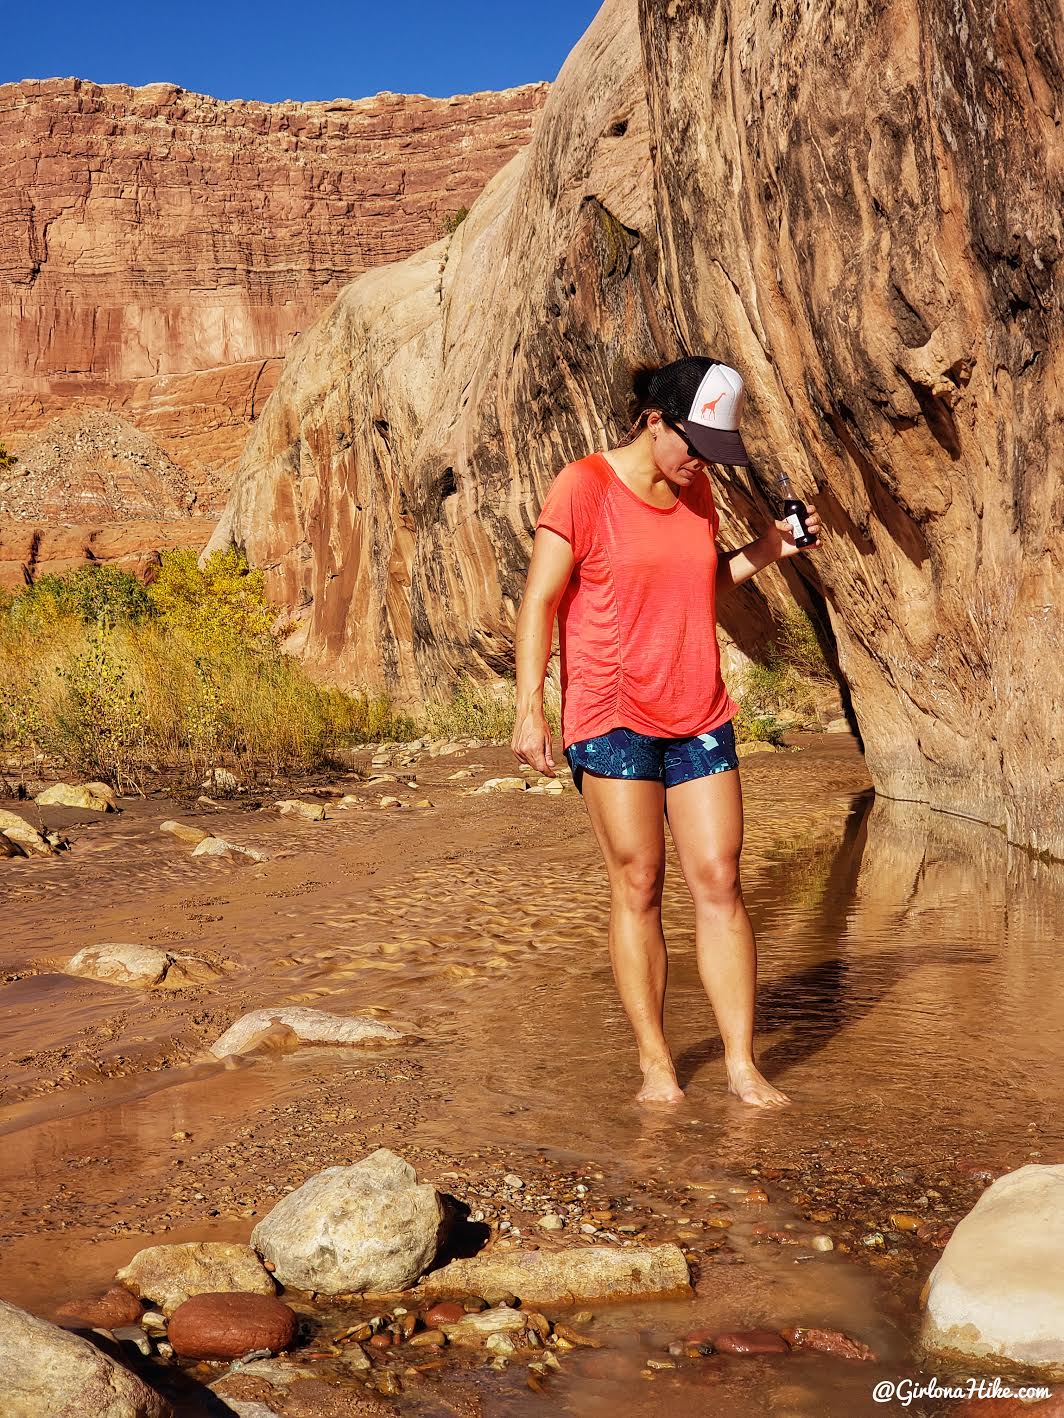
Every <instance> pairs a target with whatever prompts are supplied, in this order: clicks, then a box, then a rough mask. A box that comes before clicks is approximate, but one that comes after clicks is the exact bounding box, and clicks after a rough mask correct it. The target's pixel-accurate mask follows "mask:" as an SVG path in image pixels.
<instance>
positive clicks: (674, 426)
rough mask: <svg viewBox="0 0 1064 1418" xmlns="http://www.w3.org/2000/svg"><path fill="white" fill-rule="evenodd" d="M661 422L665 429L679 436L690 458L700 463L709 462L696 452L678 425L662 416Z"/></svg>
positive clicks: (703, 455)
mask: <svg viewBox="0 0 1064 1418" xmlns="http://www.w3.org/2000/svg"><path fill="white" fill-rule="evenodd" d="M661 421H662V423H663V424H665V425H667V427H669V428H671V429H672V431H673V433H676V434H679V436H680V437H681V438H682V439H683V441H684V443H685V444H686V445H687V452H688V454H689V455H690V456H691V457H692V458H695V459H697V460H698V462H700V463H706V462H708V461H709V459H708V458H707V457H706V455H705V454H704V453H700V452H699V451H698V449H697V448H696V447H695V445H694V444H693V443H692V442H691V440H690V439H689V438H688V436H687V434H686V433H685V432H684V430H683V429H682V428H681V427H680V426H679V425H678V424H675V423H673V421H672V419H670V418H666V417H665V415H664V414H662V416H661Z"/></svg>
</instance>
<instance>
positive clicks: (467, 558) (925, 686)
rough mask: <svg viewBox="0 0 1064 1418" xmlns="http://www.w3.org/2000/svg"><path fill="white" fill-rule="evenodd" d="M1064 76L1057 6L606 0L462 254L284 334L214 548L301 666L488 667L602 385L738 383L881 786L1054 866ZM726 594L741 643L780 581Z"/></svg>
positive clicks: (352, 295)
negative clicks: (800, 502)
mask: <svg viewBox="0 0 1064 1418" xmlns="http://www.w3.org/2000/svg"><path fill="white" fill-rule="evenodd" d="M1061 75H1062V64H1061V59H1060V54H1059V27H1058V26H1057V24H1056V22H1055V12H1054V8H1053V6H1052V5H1050V4H1049V3H1048V0H1009V3H1007V4H1006V5H1005V6H1003V7H1001V6H999V7H997V9H995V10H992V11H991V10H987V9H985V8H980V7H978V6H975V5H974V4H971V3H968V0H961V4H960V5H959V6H954V7H951V8H948V9H945V10H944V9H942V7H935V6H934V5H932V4H930V0H926V3H925V0H921V3H919V4H917V5H916V6H913V5H911V4H903V3H902V0H886V3H878V0H877V3H875V4H873V3H871V0H848V3H847V4H846V5H844V6H843V7H842V9H836V10H835V11H832V13H831V15H830V16H828V18H827V19H825V16H824V13H823V12H822V11H821V10H811V11H809V12H808V13H806V12H804V11H803V12H801V13H798V12H795V13H794V14H793V15H791V14H790V12H788V15H787V17H782V16H781V14H780V12H779V10H778V7H776V6H774V5H773V3H772V0H754V3H753V5H752V6H750V5H746V6H741V5H739V4H738V3H737V2H736V0H720V3H716V4H713V5H708V4H706V3H705V0H673V3H671V4H670V5H669V6H667V7H666V6H662V5H660V4H657V3H654V0H642V3H639V4H637V3H636V0H607V3H606V4H605V5H604V6H603V8H602V10H601V11H600V12H599V14H598V16H597V17H596V20H595V21H594V23H593V24H592V26H591V28H590V30H589V31H588V33H587V34H586V35H585V37H584V39H583V40H582V41H581V43H580V45H579V46H578V47H577V49H576V50H575V51H574V54H573V55H572V56H570V59H569V61H568V62H567V64H566V66H565V67H564V69H563V70H562V73H561V75H560V76H559V78H558V81H557V83H556V84H555V85H554V87H553V88H552V91H551V94H550V97H549V100H548V103H547V106H546V108H545V110H544V113H543V116H542V119H541V121H540V123H539V125H538V127H537V131H536V135H535V138H534V140H533V142H532V144H531V145H530V147H529V149H528V150H527V152H526V153H524V154H521V155H519V156H518V157H517V158H515V159H514V160H513V161H512V162H511V163H510V164H509V165H508V166H507V167H506V168H505V169H504V170H503V171H502V172H501V173H500V174H499V175H498V176H497V177H496V178H495V179H494V180H493V181H492V182H491V183H490V184H489V186H488V188H487V189H486V190H485V192H484V194H483V196H482V197H481V198H480V199H478V201H477V202H476V203H475V204H474V206H473V209H472V211H471V213H470V216H469V218H468V220H467V221H466V222H465V223H464V224H463V225H462V227H461V228H459V231H458V233H457V234H456V235H455V236H454V238H453V239H451V240H447V241H442V242H439V243H437V244H436V245H435V246H432V247H429V248H427V249H426V250H425V251H422V252H421V253H419V254H418V255H417V256H415V257H412V258H411V259H410V260H408V261H406V262H404V263H401V264H400V265H397V266H395V267H393V268H389V269H388V270H386V271H381V272H373V273H371V274H369V275H367V276H363V277H361V278H360V279H359V280H357V281H355V282H354V283H352V285H351V286H349V287H348V288H347V290H346V291H345V292H344V293H343V295H342V296H341V297H340V299H339V300H338V301H337V302H336V304H335V305H334V306H333V308H332V309H331V310H330V311H329V312H328V313H327V314H326V315H324V316H323V317H322V318H321V319H320V320H319V321H318V322H317V323H316V325H315V326H314V327H313V328H312V329H311V330H309V331H307V333H306V334H305V335H304V336H303V337H302V338H301V339H300V341H299V342H298V343H297V345H296V346H295V348H294V349H293V351H292V352H291V354H290V356H289V358H288V360H287V361H286V365H285V369H284V372H283V375H282V377H281V380H280V382H279V384H278V387H277V389H276V391H275V393H274V394H273V395H272V397H271V398H270V400H269V401H268V403H267V405H266V407H265V409H264V411H263V414H262V417H261V418H260V420H259V421H258V423H257V424H256V427H255V431H254V433H253V435H252V438H251V440H250V442H249V445H248V448H247V450H246V453H245V456H244V460H243V462H242V466H241V470H240V473H239V475H238V479H237V482H236V485H235V487H234V491H233V495H232V497H231V499H230V502H229V504H228V506H227V508H226V512H225V514H224V516H223V519H222V522H221V523H220V525H219V528H218V530H217V532H216V534H215V537H214V538H213V539H212V543H211V545H221V544H224V543H225V542H226V541H228V540H230V539H233V540H235V541H236V542H238V543H239V544H241V545H244V546H245V547H246V548H247V550H248V552H249V555H250V557H251V559H252V561H253V562H255V563H257V564H259V565H262V566H265V567H266V568H267V570H268V573H269V581H270V585H271V590H272V594H273V596H274V597H275V598H276V599H277V600H278V601H279V602H282V603H284V604H285V605H286V606H288V607H290V608H292V609H293V610H294V611H295V612H296V614H297V615H298V617H299V618H300V621H301V625H300V630H299V632H298V634H297V636H296V637H295V638H294V640H293V648H296V649H298V650H300V651H301V652H302V653H303V655H304V656H305V658H306V659H307V661H308V662H309V663H310V664H312V665H315V666H317V667H318V668H319V670H320V671H322V672H323V673H328V674H330V675H332V676H335V677H337V678H339V679H341V680H345V681H347V682H349V683H357V682H362V683H376V684H381V685H385V686H387V687H388V688H390V689H391V690H393V692H394V691H398V692H400V693H401V694H406V695H409V696H411V697H416V696H420V695H423V694H432V693H436V692H438V691H439V689H440V687H441V686H445V685H446V684H447V683H448V681H449V680H450V679H451V678H452V676H453V674H454V672H455V671H456V670H458V669H471V670H473V671H474V672H478V673H481V674H491V673H499V672H504V671H506V670H510V669H512V665H513V615H514V611H515V608H516V604H517V602H518V600H519V598H520V596H521V592H522V588H523V583H524V574H525V570H526V567H527V561H528V555H529V551H530V532H531V529H532V526H533V523H534V519H535V514H536V510H537V508H538V506H539V503H540V500H541V498H542V494H543V491H544V490H545V488H546V486H547V483H548V482H549V480H550V478H551V477H552V476H553V474H554V473H555V472H556V471H557V469H558V467H559V466H560V465H561V464H562V463H563V462H564V461H566V460H567V459H568V458H571V457H573V456H576V455H578V454H579V453H582V452H584V451H586V450H587V449H588V448H589V447H594V446H596V445H597V446H604V445H605V444H606V443H607V442H609V441H615V440H616V439H617V438H618V436H619V435H620V434H621V433H622V431H623V429H624V426H625V422H624V419H623V415H622V407H623V392H624V389H625V386H626V385H627V382H628V373H629V370H630V368H631V366H632V365H633V364H634V363H636V362H639V361H642V360H645V359H648V358H650V359H653V358H655V357H657V358H661V359H667V358H672V357H674V356H675V355H676V354H678V353H680V352H681V351H682V350H684V349H685V348H686V349H689V350H696V351H703V350H707V349H708V350H710V351H711V352H713V353H716V354H717V356H718V358H721V359H723V360H725V361H727V362H728V363H730V364H733V365H735V366H737V367H738V368H740V369H741V370H742V371H743V373H744V375H745V376H746V379H747V383H748V388H749V393H750V398H749V401H748V405H747V408H748V415H747V420H746V423H745V424H744V431H745V435H746V442H747V444H748V446H749V447H750V449H751V451H752V453H753V455H754V458H755V461H756V464H757V469H758V471H757V473H756V474H755V482H754V483H753V484H751V483H749V482H747V480H746V475H745V474H743V475H740V474H735V475H730V474H729V475H723V474H722V475H720V476H719V477H718V491H719V494H720V498H721V501H722V502H723V504H724V515H723V518H722V523H723V539H724V540H725V542H726V543H730V544H733V545H734V544H735V543H736V542H737V541H739V540H740V539H742V540H746V539H748V538H749V534H750V532H749V529H750V528H752V527H754V528H756V527H757V526H758V525H759V519H760V518H762V517H763V516H764V511H765V508H766V505H767V504H766V500H765V493H766V491H767V490H769V489H771V487H772V486H773V478H774V474H775V473H776V472H777V471H778V470H780V469H781V468H785V469H786V470H787V471H788V472H789V473H790V474H791V477H792V479H793V480H794V481H795V482H796V483H797V485H798V487H799V489H800V490H801V492H803V493H804V494H806V495H807V496H809V497H812V496H814V495H815V496H816V497H817V500H818V502H819V504H820V506H821V509H822V511H823V513H824V516H825V519H826V522H827V526H828V536H827V537H826V539H825V540H826V546H825V548H824V550H823V551H822V552H820V553H818V554H817V556H816V557H815V558H814V557H806V558H801V559H800V561H801V563H802V564H801V565H800V566H798V567H796V566H794V565H793V563H792V564H791V565H790V566H789V567H788V571H787V575H788V580H789V582H790V587H791V589H792V590H793V591H795V592H796V593H798V594H800V595H810V596H814V597H820V596H823V597H824V598H825V599H826V603H827V606H828V610H829V613H830V616H831V622H832V625H833V627H834V630H835V634H836V637H837V641H838V649H839V656H840V660H841V664H842V669H843V672H844V674H845V678H846V680H847V683H848V684H849V687H850V690H851V692H852V695H853V703H854V706H855V709H856V712H857V717H858V721H859V723H860V726H861V730H862V734H863V736H864V739H865V743H866V747H867V750H868V762H869V767H870V769H871V771H872V773H873V775H874V777H875V780H876V783H877V786H878V787H879V788H880V789H881V790H882V791H883V792H885V793H886V794H888V795H892V796H897V797H902V798H916V799H920V800H922V801H925V802H929V803H931V804H932V805H934V806H936V807H940V808H944V809H947V810H949V811H953V812H958V813H962V814H965V815H968V816H974V817H978V818H981V819H983V820H985V821H988V822H992V823H995V824H998V825H1000V826H1001V827H1002V828H1003V829H1004V831H1005V832H1006V834H1007V835H1008V837H1009V839H1010V840H1012V841H1015V842H1021V843H1025V844H1029V845H1031V846H1033V847H1035V848H1037V849H1042V850H1046V851H1048V852H1051V853H1053V854H1055V855H1058V856H1064V795H1062V794H1061V792H1060V783H1061V781H1064V749H1062V744H1064V739H1062V737H1061V734H1060V731H1059V722H1058V721H1059V705H1060V702H1061V699H1062V697H1064V696H1062V694H1061V675H1062V670H1061V666H1062V665H1064V653H1062V650H1064V645H1062V643H1061V641H1062V632H1061V625H1062V621H1061V616H1060V610H1059V607H1060V604H1061V601H1062V599H1064V596H1062V592H1064V584H1062V565H1064V538H1062V535H1061V527H1062V524H1064V507H1062V497H1064V488H1062V483H1061V480H1060V477H1059V472H1057V471H1056V470H1055V468H1056V465H1055V463H1054V454H1055V448H1054V447H1053V439H1052V433H1053V432H1054V431H1055V430H1056V429H1058V428H1059V427H1060V425H1061V422H1062V421H1064V394H1062V391H1064V378H1062V377H1061V359H1062V355H1061V352H1062V351H1064V310H1062V288H1061V283H1060V280H1059V277H1058V276H1057V275H1056V267H1057V263H1058V261H1059V257H1060V252H1061V246H1062V243H1064V232H1062V230H1061V220H1062V218H1061V214H1062V212H1064V200H1062V197H1064V193H1062V190H1061V188H1062V165H1061V160H1060V151H1061V150H1060V144H1059V140H1058V138H1057V131H1058V129H1057V123H1058V120H1059V112H1060V107H1061V92H1062V81H1061ZM755 587H756V588H755V589H751V590H749V591H747V592H745V593H744V594H742V595H740V596H738V597H735V598H729V599H728V601H727V602H722V604H721V613H722V617H724V623H725V625H726V627H727V629H728V630H729V631H731V632H732V633H733V635H734V636H735V638H736V639H737V640H738V641H739V643H740V644H743V643H746V644H749V643H750V641H751V636H750V623H751V617H752V615H753V616H754V618H755V619H761V618H763V617H764V615H765V613H766V611H767V610H768V609H769V608H770V606H771V604H772V603H773V602H774V601H777V602H778V598H779V596H780V594H781V592H782V590H783V581H782V578H781V576H780V573H779V572H778V571H774V572H772V573H768V574H763V575H762V576H761V577H759V578H758V580H757V583H755Z"/></svg>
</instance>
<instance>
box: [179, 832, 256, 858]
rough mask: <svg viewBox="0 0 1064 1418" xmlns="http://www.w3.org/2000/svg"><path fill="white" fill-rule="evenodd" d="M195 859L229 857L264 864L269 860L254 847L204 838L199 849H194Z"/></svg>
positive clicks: (216, 838)
mask: <svg viewBox="0 0 1064 1418" xmlns="http://www.w3.org/2000/svg"><path fill="white" fill-rule="evenodd" d="M192 855H193V856H194V857H229V858H230V860H232V861H250V862H264V861H266V860H267V858H266V857H265V855H264V854H263V853H262V852H256V851H255V850H254V848H252V847H237V846H235V845H234V843H232V842H227V841H226V840H225V838H224V837H204V838H203V840H202V841H201V842H200V843H199V845H198V846H197V847H195V848H194V849H193V852H192Z"/></svg>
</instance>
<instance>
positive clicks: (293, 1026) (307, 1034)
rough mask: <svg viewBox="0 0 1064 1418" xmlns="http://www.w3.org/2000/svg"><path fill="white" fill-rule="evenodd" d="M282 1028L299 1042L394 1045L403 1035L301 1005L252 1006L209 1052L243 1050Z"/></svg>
mask: <svg viewBox="0 0 1064 1418" xmlns="http://www.w3.org/2000/svg"><path fill="white" fill-rule="evenodd" d="M282 1028H283V1029H287V1030H288V1031H289V1032H290V1034H291V1035H292V1036H293V1041H294V1042H296V1043H300V1044H347V1045H352V1044H397V1043H399V1042H400V1041H401V1040H402V1039H404V1038H406V1035H404V1034H403V1033H402V1032H401V1031H400V1030H398V1029H396V1028H394V1027H393V1026H392V1025H391V1024H382V1023H380V1021H379V1020H376V1019H361V1018H358V1017H355V1018H344V1017H343V1016H342V1015H339V1014H326V1013H325V1012H324V1010H320V1009H307V1008H305V1007H304V1006H303V1005H294V1004H293V1005H279V1006H278V1007H277V1008H276V1009H255V1010H252V1011H251V1013H250V1014H244V1015H241V1017H240V1018H239V1019H238V1020H237V1021H236V1023H235V1024H231V1025H230V1026H229V1028H228V1029H227V1030H226V1031H225V1033H224V1034H223V1035H222V1036H221V1038H220V1039H217V1040H215V1042H214V1043H213V1044H212V1045H211V1053H212V1054H214V1055H215V1056H216V1057H217V1058H226V1057H227V1056H228V1055H230V1054H242V1053H246V1052H247V1051H248V1050H249V1049H253V1048H254V1047H255V1046H256V1044H258V1043H259V1042H260V1041H261V1040H262V1039H263V1038H264V1037H265V1036H266V1035H267V1034H271V1033H276V1032H277V1031H278V1030H279V1029H282Z"/></svg>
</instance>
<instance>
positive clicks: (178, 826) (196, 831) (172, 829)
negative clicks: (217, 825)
mask: <svg viewBox="0 0 1064 1418" xmlns="http://www.w3.org/2000/svg"><path fill="white" fill-rule="evenodd" d="M159 831H160V832H165V833H167V834H168V835H169V836H170V837H176V838H177V840H178V841H179V842H187V843H188V844H189V846H191V847H196V846H198V845H199V843H200V842H203V841H205V840H206V839H207V838H208V837H210V835H211V834H210V833H209V832H204V830H203V828H202V827H193V826H192V825H191V824H190V823H187V822H175V821H174V819H173V818H172V817H169V818H167V819H166V821H165V822H160V823H159Z"/></svg>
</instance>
